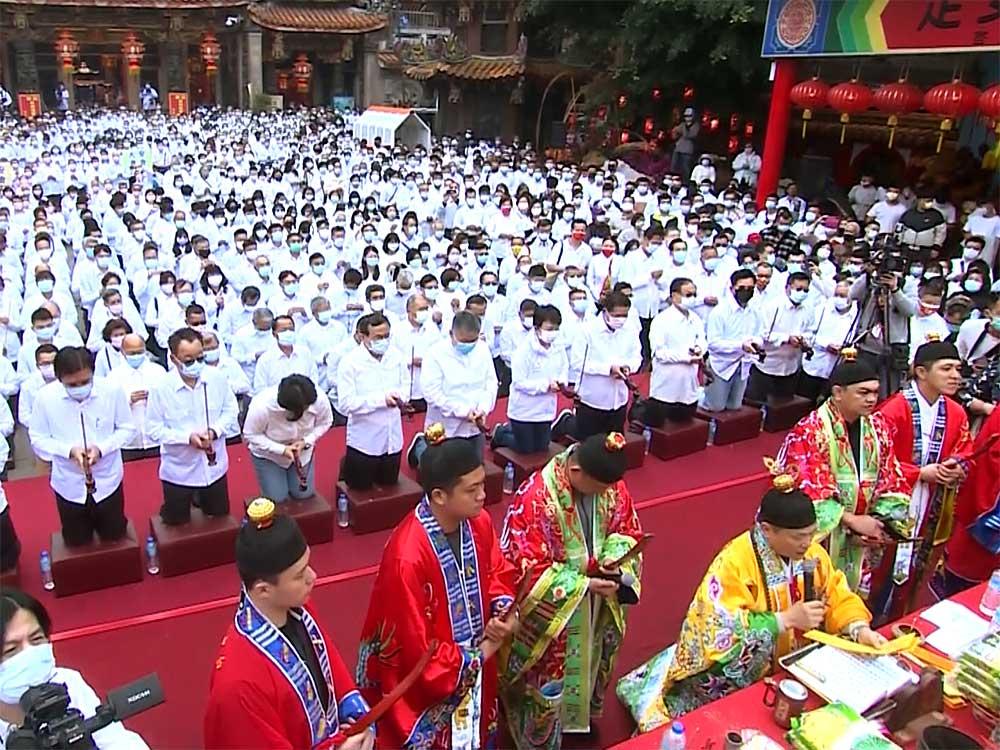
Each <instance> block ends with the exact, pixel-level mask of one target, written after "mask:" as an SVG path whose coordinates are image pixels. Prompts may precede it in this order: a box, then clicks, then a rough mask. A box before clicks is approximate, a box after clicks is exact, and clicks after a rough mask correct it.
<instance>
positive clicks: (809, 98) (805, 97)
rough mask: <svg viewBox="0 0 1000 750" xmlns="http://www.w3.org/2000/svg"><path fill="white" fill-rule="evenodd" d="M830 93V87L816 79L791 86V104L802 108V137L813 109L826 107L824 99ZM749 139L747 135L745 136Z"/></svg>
mask: <svg viewBox="0 0 1000 750" xmlns="http://www.w3.org/2000/svg"><path fill="white" fill-rule="evenodd" d="M829 93H830V86H829V84H827V83H826V82H824V81H821V80H820V79H819V78H818V77H817V78H810V79H809V80H808V81H801V82H799V83H796V84H795V85H794V86H792V90H791V92H789V98H790V99H791V100H792V103H793V104H795V105H796V106H798V107H802V137H803V138H805V137H806V127H808V125H809V121H810V120H811V119H812V117H813V110H814V109H821V108H823V107H825V106H826V98H827V95H828V94H829ZM747 137H748V138H749V134H747Z"/></svg>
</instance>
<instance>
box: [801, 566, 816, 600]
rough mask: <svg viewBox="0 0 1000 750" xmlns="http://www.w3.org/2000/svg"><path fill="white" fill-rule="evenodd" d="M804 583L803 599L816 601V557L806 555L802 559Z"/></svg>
mask: <svg viewBox="0 0 1000 750" xmlns="http://www.w3.org/2000/svg"><path fill="white" fill-rule="evenodd" d="M802 583H803V584H804V585H803V591H802V594H803V599H802V601H804V602H812V601H816V558H814V557H806V558H804V559H803V560H802Z"/></svg>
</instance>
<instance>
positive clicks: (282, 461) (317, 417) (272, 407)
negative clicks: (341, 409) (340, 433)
mask: <svg viewBox="0 0 1000 750" xmlns="http://www.w3.org/2000/svg"><path fill="white" fill-rule="evenodd" d="M332 425H333V410H332V409H331V408H330V401H329V400H328V399H326V398H324V397H323V394H322V393H318V394H317V396H316V400H315V401H314V402H313V403H312V404H311V405H310V406H309V408H308V409H306V410H305V412H304V413H303V414H302V416H301V417H300V418H299V419H297V420H296V421H294V422H290V421H289V420H288V413H287V412H286V411H285V409H284V407H281V406H278V386H276V385H273V386H270V387H269V388H266V389H265V390H263V391H261V392H260V393H258V394H257V395H256V396H254V397H253V399H252V400H251V401H250V408H249V409H248V410H247V418H246V422H244V423H243V439H244V440H246V442H247V448H248V449H249V451H250V454H251V455H253V456H257V458H266V459H267V460H269V461H273V462H274V463H276V464H277V465H278V466H280V467H281V468H283V469H287V468H288V467H289V466H291V465H292V459H290V458H288V456H286V455H284V450H285V446H287V445H289V444H291V443H293V442H295V441H296V440H304V441H305V443H306V447H305V450H303V451H302V453H301V454H300V459H299V460H300V461H301V463H302V465H303V466H307V465H308V464H309V462H310V461H312V455H313V446H314V445H316V443H317V442H318V441H319V439H320V438H321V437H323V435H325V434H326V433H327V431H328V430H329V429H330V427H331V426H332Z"/></svg>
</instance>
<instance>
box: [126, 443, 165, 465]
mask: <svg viewBox="0 0 1000 750" xmlns="http://www.w3.org/2000/svg"><path fill="white" fill-rule="evenodd" d="M159 455H160V449H159V448H158V447H157V446H155V445H154V446H153V447H152V448H122V461H124V462H125V463H128V462H129V461H138V460H140V459H143V458H155V457H156V456H159Z"/></svg>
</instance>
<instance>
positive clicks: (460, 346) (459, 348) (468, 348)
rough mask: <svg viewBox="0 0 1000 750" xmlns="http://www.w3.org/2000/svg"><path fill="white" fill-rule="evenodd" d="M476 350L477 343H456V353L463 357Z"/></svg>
mask: <svg viewBox="0 0 1000 750" xmlns="http://www.w3.org/2000/svg"><path fill="white" fill-rule="evenodd" d="M475 348H476V342H475V341H456V342H455V351H456V352H458V353H459V354H461V355H462V356H463V357H464V356H465V355H467V354H471V353H472V350H473V349H475Z"/></svg>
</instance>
